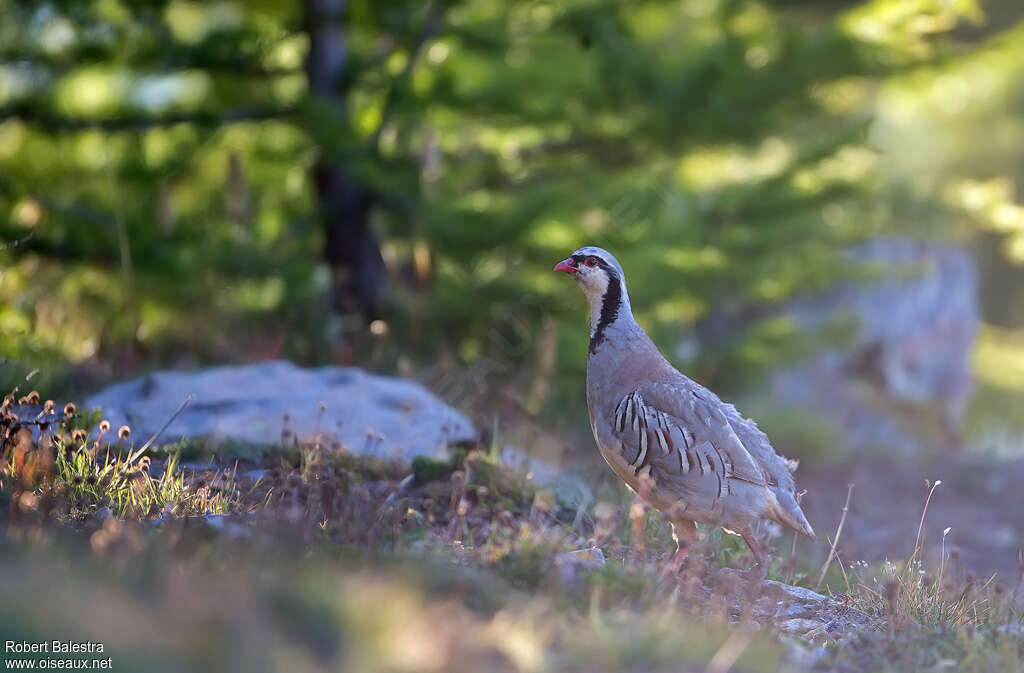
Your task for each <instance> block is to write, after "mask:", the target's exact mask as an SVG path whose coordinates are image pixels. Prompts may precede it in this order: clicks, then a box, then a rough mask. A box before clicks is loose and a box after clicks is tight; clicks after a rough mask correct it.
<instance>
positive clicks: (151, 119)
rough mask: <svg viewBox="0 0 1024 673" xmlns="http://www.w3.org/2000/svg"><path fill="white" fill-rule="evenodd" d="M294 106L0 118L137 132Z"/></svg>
mask: <svg viewBox="0 0 1024 673" xmlns="http://www.w3.org/2000/svg"><path fill="white" fill-rule="evenodd" d="M297 111H298V107H295V106H289V107H283V108H240V109H238V110H230V111H228V112H220V113H217V112H209V113H207V112H185V113H172V114H165V115H157V116H150V115H140V114H128V115H122V116H119V117H106V118H104V117H63V116H59V115H52V114H50V113H48V112H40V111H38V110H34V109H32V108H31V107H28V106H11V107H0V121H2V120H4V119H20V120H21V121H23V122H25V123H26V124H32V125H34V126H38V127H39V128H41V129H43V130H46V131H84V130H87V129H95V130H99V131H141V130H145V129H148V128H154V127H158V126H172V125H174V124H195V125H197V126H208V127H215V126H224V125H227V124H238V123H242V122H250V121H266V120H269V119H284V118H287V117H290V116H292V115H294V114H295V113H296V112H297Z"/></svg>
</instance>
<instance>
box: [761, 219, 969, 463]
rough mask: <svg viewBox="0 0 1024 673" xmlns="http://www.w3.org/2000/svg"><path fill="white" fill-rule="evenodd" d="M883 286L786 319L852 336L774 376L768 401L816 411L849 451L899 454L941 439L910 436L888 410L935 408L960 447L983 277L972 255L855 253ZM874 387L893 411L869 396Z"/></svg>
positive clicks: (891, 247) (836, 294)
mask: <svg viewBox="0 0 1024 673" xmlns="http://www.w3.org/2000/svg"><path fill="white" fill-rule="evenodd" d="M849 258H850V259H851V261H853V262H855V263H858V264H864V265H867V266H868V267H870V268H875V269H878V270H879V271H880V272H881V273H882V274H883V276H882V278H881V280H879V281H877V282H870V283H854V282H845V283H840V284H839V285H837V286H836V287H835V288H833V290H832V291H830V292H828V293H826V294H824V295H822V296H820V297H817V298H813V299H810V300H805V301H799V302H793V303H792V304H790V305H789V307H788V308H787V309H786V311H785V315H786V316H787V317H789V318H791V319H792V320H793V321H794V322H795V323H796V324H797V325H798V329H799V330H800V332H802V333H808V332H812V331H814V330H816V329H819V328H822V327H824V326H826V325H828V324H830V323H835V321H842V320H852V321H853V322H854V323H855V328H854V329H853V331H852V333H851V340H850V342H849V343H847V344H845V346H844V347H843V348H835V349H826V350H824V351H820V352H817V353H816V354H815V355H814V356H813V357H811V358H810V359H809V360H808V361H805V362H803V363H800V364H798V365H795V366H792V367H788V368H785V369H783V370H780V371H778V372H776V373H775V374H774V375H773V377H772V381H771V385H770V388H771V395H772V399H773V400H774V401H775V402H776V403H780V404H781V405H782V406H791V407H802V408H810V409H814V410H816V411H817V412H818V413H819V414H820V416H821V417H822V418H825V419H828V420H829V421H831V422H832V423H833V424H834V425H835V426H836V427H837V428H838V429H839V431H840V432H839V436H841V437H842V440H843V442H844V443H845V444H846V445H847V447H848V448H851V449H855V450H856V449H861V448H873V447H877V446H890V447H891V446H899V447H903V448H904V450H905V451H908V452H911V453H913V452H919V451H921V450H922V449H925V448H927V446H928V443H929V442H931V441H934V440H928V439H925V438H924V435H926V434H927V433H926V432H920V431H919V432H914V431H913V429H910V430H908V428H907V427H906V424H905V423H904V422H901V420H900V419H899V418H898V417H897V415H896V414H895V413H889V408H892V409H895V408H897V406H898V405H897V403H907V402H909V403H913V404H917V405H927V406H931V407H933V408H935V409H936V410H937V411H938V412H939V415H940V416H941V418H942V422H943V425H944V428H943V429H944V431H945V433H946V436H947V440H946V441H947V442H949V441H954V442H955V441H957V439H956V438H957V437H958V436H959V434H960V432H961V430H962V426H963V420H964V415H965V413H966V409H967V404H968V402H969V401H970V395H971V390H972V375H971V365H970V362H971V352H972V349H973V344H974V338H975V334H976V332H977V330H978V326H979V321H980V318H979V315H980V309H979V306H978V300H977V296H976V294H977V269H976V268H975V264H974V262H973V260H972V259H971V257H970V255H968V254H967V253H966V252H965V251H963V250H961V249H958V248H953V247H948V246H941V245H934V244H922V243H917V242H913V241H908V240H901V239H877V240H874V241H870V242H868V243H866V244H864V245H861V246H859V247H857V248H855V249H854V250H852V251H851V252H850V253H849ZM865 380H867V381H871V382H873V383H874V385H875V387H876V388H877V389H878V390H879V391H880V392H881V393H882V399H883V401H884V400H885V399H886V398H888V400H889V401H890V404H889V407H887V406H886V405H885V404H880V403H879V401H878V400H877V399H874V397H873V396H872V395H870V394H865V389H864V386H863V383H862V382H863V381H865Z"/></svg>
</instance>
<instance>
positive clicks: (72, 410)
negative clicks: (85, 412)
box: [64, 402, 78, 418]
mask: <svg viewBox="0 0 1024 673" xmlns="http://www.w3.org/2000/svg"><path fill="white" fill-rule="evenodd" d="M76 413H78V407H76V406H75V403H74V402H68V403H67V404H65V405H64V417H65V418H71V417H72V416H74V415H75V414H76Z"/></svg>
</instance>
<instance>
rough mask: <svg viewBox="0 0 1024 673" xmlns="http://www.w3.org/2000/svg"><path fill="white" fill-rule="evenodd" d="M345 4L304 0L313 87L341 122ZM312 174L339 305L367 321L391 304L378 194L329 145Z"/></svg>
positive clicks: (345, 116)
mask: <svg viewBox="0 0 1024 673" xmlns="http://www.w3.org/2000/svg"><path fill="white" fill-rule="evenodd" d="M344 8H345V0H304V12H305V22H306V30H307V32H308V33H309V55H308V56H307V58H306V77H307V79H308V81H309V91H310V94H311V95H312V96H313V97H314V98H315V99H316V103H317V104H318V105H322V106H325V107H326V108H327V109H328V110H329V111H330V118H331V119H332V120H335V121H336V122H337V123H339V124H342V123H344V124H347V123H348V106H347V96H348V91H347V88H348V87H347V84H346V81H347V78H346V77H345V68H346V64H347V61H348V49H347V46H346V44H345V35H344V33H343V31H342V21H341V15H342V11H343V10H344ZM338 132H339V133H343V132H344V131H342V130H341V129H340V128H339V129H338ZM321 134H322V132H321ZM312 177H313V184H314V186H315V189H316V195H317V200H318V202H319V203H318V205H319V211H320V218H321V222H322V224H323V228H324V260H325V261H326V262H327V264H328V265H330V267H331V270H332V272H333V277H334V300H335V307H336V308H337V310H338V311H341V312H349V311H352V310H356V311H358V312H359V313H361V314H362V315H363V316H364V317H365V318H366V320H367V321H370V320H374V319H376V318H379V317H380V316H381V315H382V314H383V312H384V309H385V304H386V297H387V270H386V268H385V267H384V259H383V257H381V253H380V246H379V244H378V242H377V238H376V237H375V236H374V235H373V232H372V231H371V230H370V224H369V214H370V210H371V208H372V206H373V203H374V195H373V193H372V192H371V191H370V190H368V189H367V188H366V187H365V186H363V185H361V184H359V182H357V181H356V180H355V179H354V178H353V177H352V175H351V174H350V173H349V172H348V171H347V170H346V169H345V166H344V165H342V162H341V161H340V159H339V158H338V157H337V156H336V153H332V152H329V151H327V150H326V149H324V148H322V151H321V154H320V156H319V158H318V159H317V162H316V164H315V165H314V166H313V176H312Z"/></svg>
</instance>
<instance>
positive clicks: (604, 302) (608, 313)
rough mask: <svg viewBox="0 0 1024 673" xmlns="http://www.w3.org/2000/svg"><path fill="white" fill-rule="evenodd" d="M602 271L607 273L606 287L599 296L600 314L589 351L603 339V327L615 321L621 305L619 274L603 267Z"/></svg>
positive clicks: (593, 350) (593, 349)
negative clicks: (601, 295)
mask: <svg viewBox="0 0 1024 673" xmlns="http://www.w3.org/2000/svg"><path fill="white" fill-rule="evenodd" d="M602 266H603V265H602ZM604 272H605V273H606V274H607V275H608V289H607V290H605V291H604V297H602V298H601V316H600V317H599V318H598V320H597V327H595V328H594V333H593V334H592V335H591V337H590V352H591V353H593V352H595V351H596V350H597V347H598V346H600V345H601V342H602V341H603V340H604V330H605V328H606V327H608V325H611V324H612V323H613V322H615V318H617V317H618V315H619V308H620V307H621V306H622V283H621V282H620V281H619V275H618V274H617V273H615V272H614V271H612V270H611V269H608V268H605V269H604Z"/></svg>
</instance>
